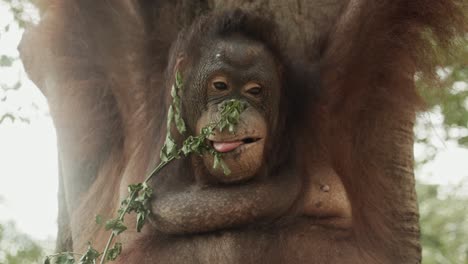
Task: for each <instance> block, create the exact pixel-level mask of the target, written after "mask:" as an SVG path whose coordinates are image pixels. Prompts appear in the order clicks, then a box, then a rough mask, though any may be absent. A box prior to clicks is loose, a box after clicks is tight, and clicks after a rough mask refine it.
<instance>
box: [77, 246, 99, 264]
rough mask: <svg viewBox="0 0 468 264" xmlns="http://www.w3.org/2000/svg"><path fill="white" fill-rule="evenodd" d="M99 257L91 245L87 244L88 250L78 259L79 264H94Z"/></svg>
mask: <svg viewBox="0 0 468 264" xmlns="http://www.w3.org/2000/svg"><path fill="white" fill-rule="evenodd" d="M99 255H101V254H100V253H99V252H98V251H97V250H95V249H94V248H93V247H91V244H88V249H87V250H86V252H85V253H84V255H83V256H82V257H81V258H80V262H79V264H95V263H96V259H97V258H98V257H99Z"/></svg>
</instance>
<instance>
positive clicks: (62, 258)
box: [55, 253, 75, 264]
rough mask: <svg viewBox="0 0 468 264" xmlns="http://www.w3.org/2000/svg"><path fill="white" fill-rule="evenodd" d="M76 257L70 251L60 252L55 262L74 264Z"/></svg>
mask: <svg viewBox="0 0 468 264" xmlns="http://www.w3.org/2000/svg"><path fill="white" fill-rule="evenodd" d="M74 263H75V258H74V257H73V255H72V254H70V253H65V254H60V255H59V256H57V257H56V258H55V264H74Z"/></svg>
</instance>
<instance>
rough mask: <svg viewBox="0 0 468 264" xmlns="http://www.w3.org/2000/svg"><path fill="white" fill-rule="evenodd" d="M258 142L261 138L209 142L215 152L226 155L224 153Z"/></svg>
mask: <svg viewBox="0 0 468 264" xmlns="http://www.w3.org/2000/svg"><path fill="white" fill-rule="evenodd" d="M259 140H261V138H259V137H246V138H243V139H241V140H230V141H214V140H210V143H211V145H212V146H213V148H214V149H215V150H216V151H217V152H220V153H226V152H230V151H234V150H235V149H237V148H238V147H240V146H243V145H248V144H252V143H255V142H257V141H259Z"/></svg>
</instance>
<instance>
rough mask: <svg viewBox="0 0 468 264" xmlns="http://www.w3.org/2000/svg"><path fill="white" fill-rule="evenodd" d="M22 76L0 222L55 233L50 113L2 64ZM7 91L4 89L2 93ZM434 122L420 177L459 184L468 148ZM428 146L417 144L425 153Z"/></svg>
mask: <svg viewBox="0 0 468 264" xmlns="http://www.w3.org/2000/svg"><path fill="white" fill-rule="evenodd" d="M1 3H2V2H0V32H1V34H0V56H1V55H8V56H17V55H18V52H17V50H16V47H17V45H18V42H19V40H20V38H21V34H22V31H21V30H20V29H18V28H16V27H12V28H10V31H9V32H8V33H3V31H2V30H1V29H3V28H4V26H5V25H7V24H9V23H10V22H11V21H12V19H13V18H12V16H11V14H10V12H8V9H7V7H6V6H4V5H2V4H1ZM17 80H21V81H22V82H23V86H22V87H21V89H19V90H17V91H9V92H8V93H6V95H7V96H8V99H7V100H6V102H2V101H0V116H1V115H2V114H3V113H5V112H8V111H17V110H18V108H21V110H19V112H20V113H21V114H24V115H26V116H28V117H29V118H30V120H31V123H30V124H26V123H21V122H14V123H12V122H10V120H6V121H4V122H3V123H2V124H0V222H5V221H9V220H12V221H14V222H15V223H16V225H17V227H18V228H19V229H20V230H21V231H23V232H25V233H27V234H29V235H31V236H32V237H33V238H36V239H40V240H44V239H47V238H50V237H55V234H56V230H57V228H56V217H57V184H58V183H57V149H56V139H55V131H54V127H53V124H52V121H51V119H50V117H49V116H48V114H47V106H46V100H45V99H44V98H43V96H42V94H41V93H40V92H39V90H38V89H37V88H35V87H34V85H33V84H32V83H31V82H30V81H28V80H27V79H26V75H25V73H24V70H23V68H22V65H21V63H19V62H17V63H15V64H14V65H13V67H3V68H1V67H0V85H4V84H7V85H10V86H11V85H12V84H14V83H15V82H16V81H17ZM4 95H5V94H2V93H1V90H0V99H1V97H3V96H4ZM424 118H430V119H431V120H433V123H434V131H433V132H434V134H435V139H434V140H435V143H436V144H438V145H439V146H438V147H440V148H441V149H442V151H441V152H439V153H438V155H437V157H436V159H435V160H434V161H433V162H431V163H429V164H427V165H426V166H424V168H422V169H421V171H420V172H418V176H419V178H423V179H424V180H425V181H428V182H431V183H438V184H444V185H447V184H457V183H460V182H461V181H462V180H463V179H464V178H465V179H466V178H467V176H468V150H466V149H462V148H460V147H458V146H456V145H455V144H452V143H444V142H443V141H442V140H440V139H438V138H437V133H441V132H440V126H439V125H440V123H441V120H440V118H441V115H440V114H438V113H434V114H432V115H425V116H424ZM425 151H426V149H425V148H424V147H423V146H416V148H415V155H416V157H421V156H423V155H424V152H425Z"/></svg>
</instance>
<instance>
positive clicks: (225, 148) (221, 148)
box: [213, 141, 244, 152]
mask: <svg viewBox="0 0 468 264" xmlns="http://www.w3.org/2000/svg"><path fill="white" fill-rule="evenodd" d="M242 144H244V142H242V141H232V142H213V147H214V149H215V150H216V151H218V152H229V151H231V150H234V149H235V148H237V147H239V146H240V145H242Z"/></svg>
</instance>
